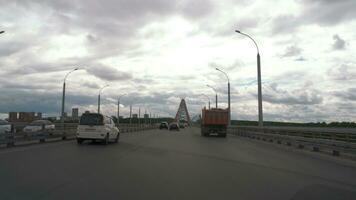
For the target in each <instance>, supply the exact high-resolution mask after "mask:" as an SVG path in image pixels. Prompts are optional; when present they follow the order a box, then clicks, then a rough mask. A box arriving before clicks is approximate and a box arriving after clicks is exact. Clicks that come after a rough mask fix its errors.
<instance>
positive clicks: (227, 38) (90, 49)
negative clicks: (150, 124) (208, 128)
mask: <svg viewBox="0 0 356 200" xmlns="http://www.w3.org/2000/svg"><path fill="white" fill-rule="evenodd" d="M0 7H1V12H0V30H5V31H6V32H5V33H4V34H1V35H0V95H1V96H0V113H2V114H1V117H7V115H6V114H5V113H7V112H9V111H35V112H43V113H45V114H46V115H47V116H58V115H59V112H60V105H61V95H62V83H63V78H64V76H65V74H66V73H67V72H68V71H70V70H71V69H73V68H74V67H80V68H82V69H83V70H80V71H77V72H75V73H73V74H71V75H70V76H69V77H68V79H67V100H66V108H67V111H68V112H70V109H71V108H72V107H79V108H80V111H81V112H83V111H85V110H91V111H95V109H96V106H97V94H98V91H99V88H100V87H101V86H103V85H105V84H110V87H109V88H106V89H105V90H104V91H103V94H102V98H103V99H102V103H103V104H102V111H103V112H104V113H106V114H108V115H114V114H116V110H117V107H116V103H117V102H116V101H117V97H118V96H119V95H120V94H124V93H128V95H127V96H126V97H123V98H122V101H121V102H122V108H121V110H122V114H123V115H127V114H128V111H129V104H130V103H132V104H133V107H134V112H137V109H138V107H139V106H140V107H142V112H144V110H145V108H146V109H147V110H148V111H150V112H151V113H155V114H159V115H160V116H174V115H175V112H176V110H177V109H178V105H179V101H180V98H186V101H187V104H188V109H189V111H190V113H191V115H196V114H197V113H199V112H200V111H199V110H200V109H201V107H202V106H204V105H206V103H207V99H206V98H204V97H202V96H201V95H200V94H202V93H204V94H206V95H209V96H210V98H211V100H212V101H213V100H214V92H213V91H212V90H211V89H209V88H208V87H206V86H205V85H206V84H210V85H212V86H214V87H216V88H217V89H218V91H219V105H220V106H221V107H226V106H227V96H226V91H227V84H226V79H225V77H224V76H223V74H221V73H219V72H218V71H216V70H215V67H216V66H218V67H220V68H221V69H223V70H225V71H226V72H227V73H228V74H229V76H230V79H231V87H232V88H231V92H232V118H233V119H245V120H256V119H257V96H256V95H257V83H256V48H255V46H254V45H253V43H252V41H251V40H249V39H248V38H246V37H244V36H242V35H238V34H236V33H235V32H234V30H235V29H240V30H241V31H243V32H246V33H248V34H250V35H251V36H252V37H253V38H254V39H255V40H256V41H257V43H258V45H259V48H260V52H261V60H262V81H263V100H264V101H263V103H264V104H263V105H264V119H265V120H269V121H296V122H309V121H312V122H315V121H328V122H329V121H356V56H355V55H356V44H355V41H356V31H355V30H356V12H355V10H356V1H355V0H339V1H334V0H274V1H266V0H220V1H212V0H211V1H209V0H194V1H188V0H170V1H168V0H106V1H104V0H101V1H98V0H86V1H80V0H61V1H57V0H26V1H23V0H11V1H9V0H6V1H5V0H0ZM212 104H213V102H212ZM1 117H0V118H1Z"/></svg>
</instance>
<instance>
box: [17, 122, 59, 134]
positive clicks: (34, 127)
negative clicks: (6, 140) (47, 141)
mask: <svg viewBox="0 0 356 200" xmlns="http://www.w3.org/2000/svg"><path fill="white" fill-rule="evenodd" d="M43 128H44V130H45V131H49V132H50V133H53V131H54V130H55V129H56V126H55V125H54V124H53V123H52V122H51V121H48V120H35V121H33V122H31V123H30V124H28V125H26V126H25V127H24V128H23V132H25V133H26V134H29V133H36V132H39V131H41V130H42V129H43Z"/></svg>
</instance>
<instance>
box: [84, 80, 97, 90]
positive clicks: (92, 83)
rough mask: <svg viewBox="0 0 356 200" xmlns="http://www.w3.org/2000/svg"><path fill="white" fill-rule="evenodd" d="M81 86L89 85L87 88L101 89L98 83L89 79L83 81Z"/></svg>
mask: <svg viewBox="0 0 356 200" xmlns="http://www.w3.org/2000/svg"><path fill="white" fill-rule="evenodd" d="M81 86H83V87H87V88H93V89H99V88H100V86H99V85H98V84H97V83H95V82H89V81H86V82H83V83H81Z"/></svg>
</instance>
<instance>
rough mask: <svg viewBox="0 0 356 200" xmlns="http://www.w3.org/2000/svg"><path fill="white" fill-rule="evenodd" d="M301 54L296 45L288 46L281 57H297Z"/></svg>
mask: <svg viewBox="0 0 356 200" xmlns="http://www.w3.org/2000/svg"><path fill="white" fill-rule="evenodd" d="M301 53H302V49H301V48H299V47H298V46H296V45H292V46H288V47H287V48H286V50H285V52H284V53H283V54H282V55H281V57H294V56H299V55H300V54H301Z"/></svg>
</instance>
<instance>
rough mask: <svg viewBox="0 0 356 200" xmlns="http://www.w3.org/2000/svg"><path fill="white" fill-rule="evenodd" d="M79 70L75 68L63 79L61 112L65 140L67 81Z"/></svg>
mask: <svg viewBox="0 0 356 200" xmlns="http://www.w3.org/2000/svg"><path fill="white" fill-rule="evenodd" d="M78 69H79V68H74V69H73V70H71V71H69V72H68V73H67V74H66V75H65V76H64V79H63V91H62V110H61V123H62V129H63V130H62V131H63V137H62V139H63V140H65V139H66V136H65V134H64V109H65V108H64V107H65V98H66V80H67V78H68V76H69V74H71V73H72V72H74V71H77V70H78Z"/></svg>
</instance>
